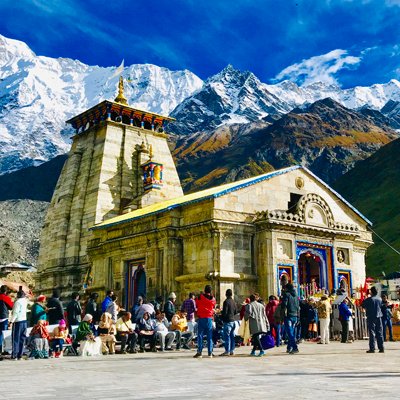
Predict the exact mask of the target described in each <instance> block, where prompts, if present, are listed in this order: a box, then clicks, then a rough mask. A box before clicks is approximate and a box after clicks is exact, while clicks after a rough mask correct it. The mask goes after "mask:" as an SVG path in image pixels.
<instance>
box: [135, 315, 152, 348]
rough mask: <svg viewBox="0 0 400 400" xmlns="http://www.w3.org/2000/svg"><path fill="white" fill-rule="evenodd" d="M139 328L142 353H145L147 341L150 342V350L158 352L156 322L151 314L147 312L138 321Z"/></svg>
mask: <svg viewBox="0 0 400 400" xmlns="http://www.w3.org/2000/svg"><path fill="white" fill-rule="evenodd" d="M138 330H139V332H138V333H139V347H140V350H139V351H140V353H144V344H145V342H146V341H148V342H150V350H151V351H154V352H156V351H157V349H156V335H155V331H154V324H153V322H152V320H151V319H150V314H149V313H148V312H145V313H144V314H143V317H142V318H140V320H139V323H138Z"/></svg>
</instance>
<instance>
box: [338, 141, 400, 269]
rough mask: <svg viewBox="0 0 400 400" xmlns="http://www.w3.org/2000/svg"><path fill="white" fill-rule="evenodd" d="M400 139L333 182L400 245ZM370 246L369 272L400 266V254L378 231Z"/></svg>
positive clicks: (385, 234) (378, 227) (392, 243)
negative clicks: (381, 238) (384, 241)
mask: <svg viewBox="0 0 400 400" xmlns="http://www.w3.org/2000/svg"><path fill="white" fill-rule="evenodd" d="M399 155H400V139H397V140H395V141H393V142H391V143H389V144H387V145H386V146H383V147H382V148H381V149H380V150H378V151H377V152H376V153H375V154H373V155H372V156H371V157H369V158H367V159H365V160H363V161H359V162H358V163H357V164H356V165H355V167H354V168H353V169H352V170H350V171H349V172H348V173H347V174H345V175H343V176H342V177H341V178H339V179H338V180H337V181H336V182H335V184H334V185H333V186H334V187H335V189H336V190H338V192H339V193H341V194H342V195H343V196H344V197H345V198H346V199H347V200H349V201H350V202H351V203H352V204H353V205H354V206H355V207H357V208H358V209H359V210H360V211H361V212H362V213H363V214H364V215H365V216H366V217H367V218H368V219H369V220H371V221H372V222H373V226H372V229H373V230H374V231H376V232H377V233H378V234H379V235H380V236H382V237H383V238H384V239H385V240H386V241H387V242H388V243H390V244H391V245H392V246H393V247H394V248H396V249H397V250H399V249H400V164H399V161H400V156H399ZM373 237H374V242H375V244H374V245H373V246H371V247H370V248H369V250H368V255H367V272H368V274H370V275H372V276H377V275H380V274H381V272H382V271H385V272H386V273H388V272H392V271H399V270H400V255H398V254H396V253H395V252H394V251H393V250H391V249H390V248H389V247H388V246H387V245H385V244H384V243H383V242H382V241H381V240H380V239H379V238H378V237H377V236H376V235H374V236H373Z"/></svg>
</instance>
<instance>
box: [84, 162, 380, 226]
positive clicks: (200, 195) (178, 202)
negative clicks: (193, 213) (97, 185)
mask: <svg viewBox="0 0 400 400" xmlns="http://www.w3.org/2000/svg"><path fill="white" fill-rule="evenodd" d="M297 169H302V170H304V171H306V172H307V173H308V174H310V175H311V176H312V177H313V178H314V179H316V180H317V181H318V182H320V183H321V184H322V185H323V186H325V187H326V188H327V189H329V191H331V192H333V193H334V194H335V195H336V196H337V197H338V198H339V199H340V200H341V201H342V202H343V203H345V204H346V205H347V206H348V207H349V208H351V209H352V210H353V211H354V212H355V213H356V214H357V215H358V216H359V217H361V218H362V219H363V220H364V221H365V222H367V224H369V225H372V222H371V221H369V220H368V219H367V218H366V217H365V216H364V215H363V214H361V213H360V212H359V211H358V210H357V209H356V208H355V207H353V206H352V205H351V204H350V203H349V202H348V201H347V200H345V199H344V198H343V197H342V196H341V195H340V194H339V193H337V192H336V191H335V190H334V189H332V188H331V187H330V186H329V185H328V184H327V183H325V182H324V181H323V180H321V179H320V178H318V177H317V176H316V175H314V174H313V173H312V172H311V171H310V170H309V169H307V168H306V167H303V166H301V165H294V166H292V167H288V168H283V169H279V170H276V171H272V172H269V173H267V174H263V175H258V176H254V177H252V178H247V179H243V180H240V181H236V182H231V183H226V184H224V185H221V186H216V187H213V188H210V189H205V190H202V191H200V192H195V193H190V194H186V195H184V196H181V197H176V198H175V199H170V200H165V201H162V202H160V203H156V204H152V205H150V206H147V207H143V208H139V209H137V210H134V211H131V212H128V213H126V214H122V215H119V216H117V217H114V218H110V219H108V220H106V221H103V222H101V223H99V224H97V225H95V226H93V227H92V228H90V229H91V230H97V229H104V228H109V227H111V226H114V225H119V224H123V223H127V222H131V221H134V220H136V219H139V218H144V217H147V216H150V215H154V214H160V213H162V212H165V211H170V210H173V209H174V208H178V207H181V206H185V205H189V204H192V203H197V202H200V201H204V200H208V199H212V198H217V197H221V196H224V195H226V194H228V193H231V192H235V191H237V190H240V189H243V188H246V187H248V186H252V185H255V184H257V183H259V182H262V181H266V180H269V179H271V178H273V177H275V176H278V175H283V174H286V173H288V172H291V171H294V170H297Z"/></svg>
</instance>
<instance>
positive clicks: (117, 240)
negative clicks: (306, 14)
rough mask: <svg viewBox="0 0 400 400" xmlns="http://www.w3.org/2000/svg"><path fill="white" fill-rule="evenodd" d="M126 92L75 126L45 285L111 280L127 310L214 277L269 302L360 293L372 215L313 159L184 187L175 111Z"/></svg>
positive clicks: (53, 217) (50, 232) (47, 229)
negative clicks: (169, 126)
mask: <svg viewBox="0 0 400 400" xmlns="http://www.w3.org/2000/svg"><path fill="white" fill-rule="evenodd" d="M119 89H120V90H119V94H118V97H117V98H116V99H115V100H114V101H113V102H112V101H103V102H102V103H100V104H98V105H97V106H95V107H92V108H91V109H89V110H87V111H85V112H83V113H81V114H80V115H77V116H76V117H74V118H72V119H70V120H69V121H68V122H69V123H70V124H71V125H72V126H73V127H74V128H75V130H76V135H75V136H74V137H73V143H72V147H71V151H70V153H69V157H68V159H67V161H66V163H65V165H64V168H63V170H62V173H61V176H60V178H59V181H58V183H57V186H56V189H55V192H54V195H53V198H52V201H51V205H50V207H49V211H48V214H47V217H46V220H45V224H44V228H43V231H42V237H41V247H40V255H39V274H38V275H39V279H38V284H37V286H38V289H39V290H41V291H42V292H44V293H48V292H50V291H51V289H53V288H55V287H58V288H60V289H61V291H62V293H63V294H64V295H67V294H69V293H70V292H72V291H73V290H82V289H86V290H88V291H97V292H100V293H103V292H104V291H105V290H107V289H109V288H112V289H114V290H115V291H116V293H117V294H119V299H120V301H121V303H122V304H123V305H124V306H125V307H131V306H132V304H133V302H134V301H135V300H136V298H137V296H139V295H145V296H147V297H148V298H150V299H151V298H153V297H154V296H156V295H162V296H166V295H167V294H168V293H169V292H171V291H175V292H176V293H177V295H178V300H182V299H183V298H184V297H185V296H186V295H187V293H188V292H189V291H195V292H198V291H200V290H201V289H202V288H203V287H204V285H205V284H211V285H212V287H213V289H214V291H215V294H216V296H217V299H223V298H224V294H225V290H226V289H228V288H232V289H233V292H234V294H235V297H236V299H237V300H238V301H241V300H242V299H243V298H244V297H247V296H248V295H249V293H252V292H259V293H260V294H261V296H262V297H264V298H266V297H267V296H268V295H270V294H279V293H280V290H281V285H282V283H285V282H286V281H291V282H293V283H294V284H295V286H296V287H297V288H298V290H299V292H301V291H303V292H304V293H305V294H307V292H308V293H309V292H313V291H318V290H321V289H325V290H327V291H332V290H334V289H337V288H338V287H339V286H341V287H345V288H346V289H347V290H348V291H349V292H352V291H353V290H354V289H355V288H356V287H358V286H360V285H361V284H363V283H364V280H365V253H366V251H367V248H368V247H369V246H370V245H371V244H372V236H371V233H370V232H369V231H368V230H367V227H368V225H370V224H371V223H370V221H368V219H367V218H366V217H364V216H363V215H362V214H361V213H360V212H359V211H357V210H356V209H355V208H354V207H352V206H351V205H350V204H349V203H348V202H347V201H346V200H345V199H344V198H342V197H341V196H340V195H339V194H338V193H337V192H335V191H334V190H333V189H331V188H330V187H329V186H328V185H327V184H326V183H324V182H323V181H322V180H321V179H319V178H318V177H317V176H315V175H314V174H313V173H312V172H311V171H309V170H308V169H307V168H305V167H302V166H291V167H288V168H285V169H281V170H277V171H274V172H270V173H267V174H264V175H260V176H256V177H253V178H248V179H245V180H241V181H237V182H233V183H227V184H224V185H222V186H218V187H214V188H211V189H206V190H203V191H200V192H196V193H191V194H187V195H184V194H183V191H182V188H181V185H180V181H179V177H178V174H177V171H176V168H175V165H174V161H173V158H172V155H171V152H170V150H169V147H168V143H167V134H166V133H165V130H164V124H165V123H166V122H168V121H171V118H168V117H164V116H161V115H157V114H154V113H150V112H146V111H142V110H138V109H136V108H133V107H130V106H129V105H128V104H127V102H126V100H125V98H124V95H123V82H122V80H120V88H119Z"/></svg>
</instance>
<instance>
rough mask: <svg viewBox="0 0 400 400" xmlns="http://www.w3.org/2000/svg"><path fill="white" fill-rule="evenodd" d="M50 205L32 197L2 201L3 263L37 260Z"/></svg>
mask: <svg viewBox="0 0 400 400" xmlns="http://www.w3.org/2000/svg"><path fill="white" fill-rule="evenodd" d="M48 205H49V203H46V202H43V201H31V200H9V201H1V202H0V264H8V263H11V262H19V263H27V264H32V265H35V264H36V262H37V258H38V255H39V235H40V230H41V228H42V224H43V221H44V217H45V213H46V210H47V207H48Z"/></svg>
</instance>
